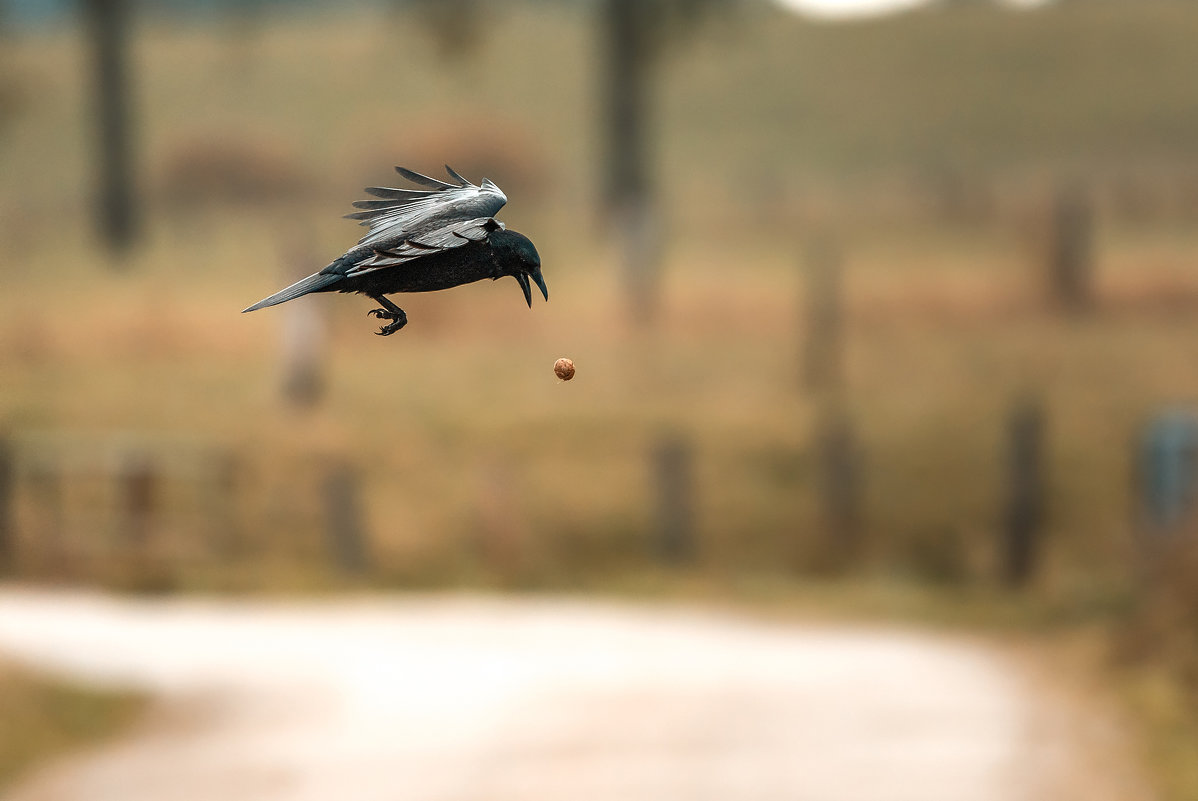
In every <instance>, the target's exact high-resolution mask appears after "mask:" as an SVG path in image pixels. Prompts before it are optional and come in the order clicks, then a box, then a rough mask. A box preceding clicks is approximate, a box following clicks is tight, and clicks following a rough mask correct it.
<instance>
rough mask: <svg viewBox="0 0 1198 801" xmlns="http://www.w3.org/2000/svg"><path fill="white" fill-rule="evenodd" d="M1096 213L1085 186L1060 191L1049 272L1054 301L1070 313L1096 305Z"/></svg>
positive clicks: (1068, 185) (1073, 186) (1075, 185)
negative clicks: (1094, 289)
mask: <svg viewBox="0 0 1198 801" xmlns="http://www.w3.org/2000/svg"><path fill="white" fill-rule="evenodd" d="M1093 240H1094V212H1093V208H1092V205H1091V203H1090V198H1089V195H1088V194H1087V192H1086V189H1085V187H1084V186H1083V185H1081V184H1079V183H1072V184H1067V185H1065V186H1062V187H1061V188H1060V189H1058V190H1057V196H1056V199H1055V203H1054V206H1053V216H1052V231H1051V241H1050V244H1049V254H1048V259H1049V263H1048V270H1049V284H1050V289H1051V292H1052V299H1053V301H1054V302H1055V303H1056V304H1057V305H1058V306H1060V307H1061V308H1063V309H1065V310H1067V311H1071V312H1081V311H1085V310H1087V309H1088V308H1089V307H1090V305H1091V304H1092V302H1093V279H1094V243H1093Z"/></svg>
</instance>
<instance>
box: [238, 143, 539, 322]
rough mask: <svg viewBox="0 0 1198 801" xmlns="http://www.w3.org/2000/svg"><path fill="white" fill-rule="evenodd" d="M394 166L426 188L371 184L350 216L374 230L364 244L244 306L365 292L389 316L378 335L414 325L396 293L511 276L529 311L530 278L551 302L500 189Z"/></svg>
mask: <svg viewBox="0 0 1198 801" xmlns="http://www.w3.org/2000/svg"><path fill="white" fill-rule="evenodd" d="M395 171H396V172H397V173H399V174H400V175H401V176H403V177H404V178H406V179H407V180H408V181H410V182H411V183H413V184H416V185H418V186H420V187H423V188H422V189H393V188H391V187H385V186H369V187H367V188H366V190H365V191H366V193H367V194H369V195H372V196H374V197H376V198H379V199H378V200H359V201H357V202H355V203H354V208H358V209H363V211H359V212H356V213H354V214H347V215H345V216H346V217H348V218H349V219H353V220H361V223H360V224H361V225H365V226H369V228H370V231H369V233H367V234H366V236H364V237H362V238H361V239H359V240H358V244H357V246H356V247H353V248H350V249H349V250H348V251H347V252H346V253H345V254H344V255H342V256H340V257H339V258H337V259H335V260H334V261H333V262H332V263H331V264H329V266H327V267H325V268H324V269H323V270H321V271H320V272H318V273H315V274H313V275H310V276H308V277H307V278H305V279H303V280H302V281H297V282H296V283H294V284H292V285H291V286H289V287H287V288H286V289H283V290H280V291H278V292H276V293H275V294H273V295H271V296H270V297H269V298H266V299H264V300H260V301H258V302H257V303H255V304H254V305H253V306H250V307H249V308H248V309H245V310H243V311H245V312H251V311H254V310H255V309H262V308H265V307H267V306H275V305H278V304H279V303H284V302H286V301H289V300H294V299H295V298H298V297H300V296H301V295H307V294H309V293H311V292H360V293H362V294H363V295H366V296H367V297H368V298H371V299H372V300H374V301H375V302H376V303H378V304H379V305H380V306H382V308H379V309H371V310H370V311H369V312H367V314H368V315H369V316H372V317H376V318H378V319H380V320H387V321H389V322H388V323H387V324H386V325H384V326H383V327H382V328H380V329H379V330H378V332H377V333H378V334H379V336H384V337H385V336H390V335H391V334H394V333H395V332H396V331H398V330H399V329H401V328H403V327H404V326H405V325H407V323H408V315H407V314H405V313H404V310H403V309H401V308H399V307H398V306H396V305H395V304H394V303H392V302H391V301H389V300H388V299H387V298H386V297H385V296H386V295H390V294H392V293H395V292H432V291H435V290H438V289H449V288H450V287H454V286H459V285H461V284H469V283H472V282H474V281H481V280H482V279H484V278H490V279H491V280H496V279H499V278H502V277H503V276H505V275H510V276H512V277H513V278H515V279H516V281H517V282H518V283H519V284H520V289H522V290H523V291H524V300H525V302H526V303H528V307H529V308H530V309H531V308H532V289H531V288H530V286H529V279H530V278H531V279H532V280H533V281H535V282H536V285H537V287H538V288H539V289H540V290H541V294H542V295H544V296H545V300H549V290H548V289H547V288H546V287H545V279H544V278H542V277H541V257H540V256H539V255H538V254H537V249H536V248H535V247H533V244H532V242H531V241H529V239H528V237H526V236H524V235H523V234H518V233H516V232H515V231H509V230H507V228H506V227H505V226H504V224H503V223H501V222H499V221H498V220H496V219H495V215H496V214H498V213H499V210H500V209H501V208H503V206H504V204H505V203H507V195H505V194H503V191H502V190H500V188H499V187H498V186H496V185H495V184H494V183H492V182H491V181H490V180H488V179H485V178H484V179H483V182H482V185H481V186H475V185H474V184H472V183H470V182H469V181H467V180H466V179H465V178H463V177H462V176H460V175H458V173H457V172H455V171H454V169H453V168H452V167H450V166H449V165H445V171H446V172H447V173H448V174H449V177H450V178H451V179H452V180H453V183H451V184H449V183H445V182H444V181H438V180H437V179H435V178H429V177H428V176H427V175H421V174H420V173H418V172H413V171H411V170H408V169H404V168H403V167H396V168H395Z"/></svg>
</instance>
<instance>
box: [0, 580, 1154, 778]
mask: <svg viewBox="0 0 1198 801" xmlns="http://www.w3.org/2000/svg"><path fill="white" fill-rule="evenodd" d="M0 655H3V656H6V657H8V658H12V659H17V660H20V661H23V662H26V663H29V664H32V665H34V666H37V667H39V668H42V669H50V670H54V671H61V672H64V673H67V674H70V675H72V676H76V677H82V678H86V679H90V680H94V681H100V682H110V683H116V684H120V685H126V686H132V687H137V688H143V689H146V690H149V691H151V692H153V693H157V694H158V695H159V696H160V697H161V701H160V702H159V704H158V708H157V710H156V711H155V712H154V713H153V714H152V715H151V720H149V721H147V722H146V723H145V724H144V725H142V726H141V727H140V728H139V730H138V731H137V732H135V733H134V734H133V735H132V736H130V737H128V738H126V739H124V740H122V741H121V742H119V743H117V744H115V745H112V746H109V747H107V748H105V749H103V750H101V751H99V752H96V753H91V754H86V755H83V756H80V757H73V758H70V759H68V760H66V761H65V762H62V763H60V764H58V765H52V766H49V767H47V768H46V769H44V770H43V771H41V772H40V773H38V774H36V775H34V776H32V777H30V779H29V780H28V781H26V782H24V783H22V784H20V785H19V786H18V787H16V788H14V790H13V791H12V792H11V793H10V795H9V796H8V797H9V798H10V799H12V801H201V800H203V801H209V800H210V799H220V801H249V800H250V799H253V800H254V801H330V800H331V799H350V800H352V801H382V800H383V799H387V801H392V800H396V799H404V801H425V800H426V799H427V800H429V801H433V800H435V801H451V800H452V801H472V800H474V799H477V800H478V801H484V800H485V801H525V800H528V801H531V800H532V799H563V800H565V799H569V801H615V800H616V799H619V800H620V801H672V799H688V801H689V800H691V799H711V800H712V801H732V800H734V799H735V800H736V801H741V800H742V799H744V800H751V799H762V800H765V799H769V800H770V801H776V800H778V799H795V800H810V801H841V800H842V799H843V801H849V800H850V799H851V800H852V801H900V800H901V801H990V800H991V799H993V801H1021V800H1025V801H1040V799H1044V800H1045V801H1048V799H1052V801H1061V799H1067V798H1083V797H1084V798H1086V799H1087V801H1093V800H1094V799H1095V798H1096V797H1103V795H1102V794H1101V793H1100V794H1097V796H1096V794H1095V792H1094V791H1093V787H1090V788H1088V789H1086V790H1084V791H1082V790H1078V791H1077V792H1076V793H1075V792H1073V789H1072V788H1074V787H1077V786H1079V785H1076V784H1074V778H1075V777H1076V776H1077V775H1078V773H1079V772H1081V773H1088V774H1089V775H1091V776H1093V771H1092V770H1091V766H1082V765H1081V764H1080V763H1079V762H1078V761H1077V756H1076V754H1075V753H1074V752H1075V750H1076V749H1075V748H1074V746H1075V743H1074V742H1072V740H1073V739H1075V738H1072V736H1071V732H1075V731H1076V730H1077V729H1078V728H1079V727H1081V726H1082V725H1083V724H1084V725H1089V722H1081V721H1074V720H1069V719H1062V718H1061V716H1060V714H1058V713H1057V712H1051V713H1050V712H1049V711H1048V710H1049V709H1050V707H1052V705H1051V704H1046V703H1045V701H1044V698H1042V697H1040V695H1038V692H1037V691H1036V690H1035V689H1034V688H1032V687H1031V686H1029V684H1028V681H1027V680H1026V678H1024V677H1023V675H1024V674H1023V673H1022V672H1021V671H1020V670H1019V669H1017V668H1016V667H1015V666H1014V665H1013V664H1012V663H1011V662H1009V661H1007V660H1006V659H1005V658H1003V657H1001V656H999V655H998V654H997V653H996V652H994V651H991V650H989V649H986V648H984V647H981V646H978V645H974V644H965V643H958V642H954V641H952V640H948V639H944V638H941V637H938V636H934V635H921V634H914V633H902V632H894V631H882V630H868V629H839V628H822V627H811V626H798V625H772V624H764V623H759V622H752V621H747V620H744V619H740V618H736V617H733V616H722V615H719V614H714V613H687V612H681V611H677V610H663V609H659V608H653V607H640V606H631V605H630V606H621V605H616V604H597V603H596V604H590V603H585V602H575V601H551V600H500V599H488V598H425V599H404V600H394V601H389V600H377V599H372V600H362V601H341V602H332V603H320V604H317V603H311V604H303V605H296V604H288V605H283V604H271V603H233V602H201V601H195V600H182V601H175V600H171V601H128V600H115V599H110V598H105V597H102V596H93V595H79V594H73V595H62V594H50V593H39V592H29V591H18V590H8V591H3V592H0ZM1107 770H1109V771H1111V776H1112V778H1111V779H1109V780H1108V779H1106V778H1103V779H1102V780H1101V781H1094V782H1093V784H1094V785H1096V786H1099V787H1102V788H1106V789H1107V790H1109V791H1111V792H1113V793H1119V794H1114V795H1110V796H1109V797H1111V798H1132V797H1139V793H1136V794H1134V795H1128V792H1129V789H1128V788H1127V787H1123V786H1120V785H1119V784H1118V782H1119V781H1120V779H1116V778H1113V777H1114V776H1115V773H1116V768H1115V767H1114V766H1113V765H1111V764H1110V763H1109V760H1104V762H1103V767H1102V771H1107ZM1100 773H1101V771H1100ZM1120 774H1121V771H1120ZM1066 788H1069V789H1066Z"/></svg>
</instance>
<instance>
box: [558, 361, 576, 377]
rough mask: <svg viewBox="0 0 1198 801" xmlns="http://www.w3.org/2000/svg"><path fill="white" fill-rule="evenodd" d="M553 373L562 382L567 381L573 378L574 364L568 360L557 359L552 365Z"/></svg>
mask: <svg viewBox="0 0 1198 801" xmlns="http://www.w3.org/2000/svg"><path fill="white" fill-rule="evenodd" d="M553 372H554V373H556V374H557V377H558V378H560V379H561V380H562V381H569V380H570V379H571V378H573V377H574V362H572V361H570V360H569V359H558V360H557V361H556V362H554V364H553Z"/></svg>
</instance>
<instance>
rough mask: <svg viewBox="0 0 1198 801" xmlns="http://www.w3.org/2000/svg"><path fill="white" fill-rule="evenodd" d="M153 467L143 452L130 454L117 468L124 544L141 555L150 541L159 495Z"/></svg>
mask: <svg viewBox="0 0 1198 801" xmlns="http://www.w3.org/2000/svg"><path fill="white" fill-rule="evenodd" d="M156 467H157V466H156V465H155V464H154V463H153V462H152V461H151V459H150V458H149V457H148V456H147V455H146V454H144V453H137V454H133V455H131V456H130V457H129V458H127V459H126V460H125V462H124V463H123V464H122V465H121V472H120V475H119V481H120V487H121V490H120V492H121V513H122V515H123V517H122V522H123V523H124V525H125V532H124V538H125V544H126V545H127V546H128V547H129V548H130V550H131V551H132V552H133V553H134V554H135V555H141V554H143V553H144V551H145V550H146V548H147V547H148V546H149V545H150V540H151V539H152V533H153V524H154V515H155V513H156V511H157V506H158V499H159V494H160V487H159V485H160V477H159V475H158V471H157V469H156Z"/></svg>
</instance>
